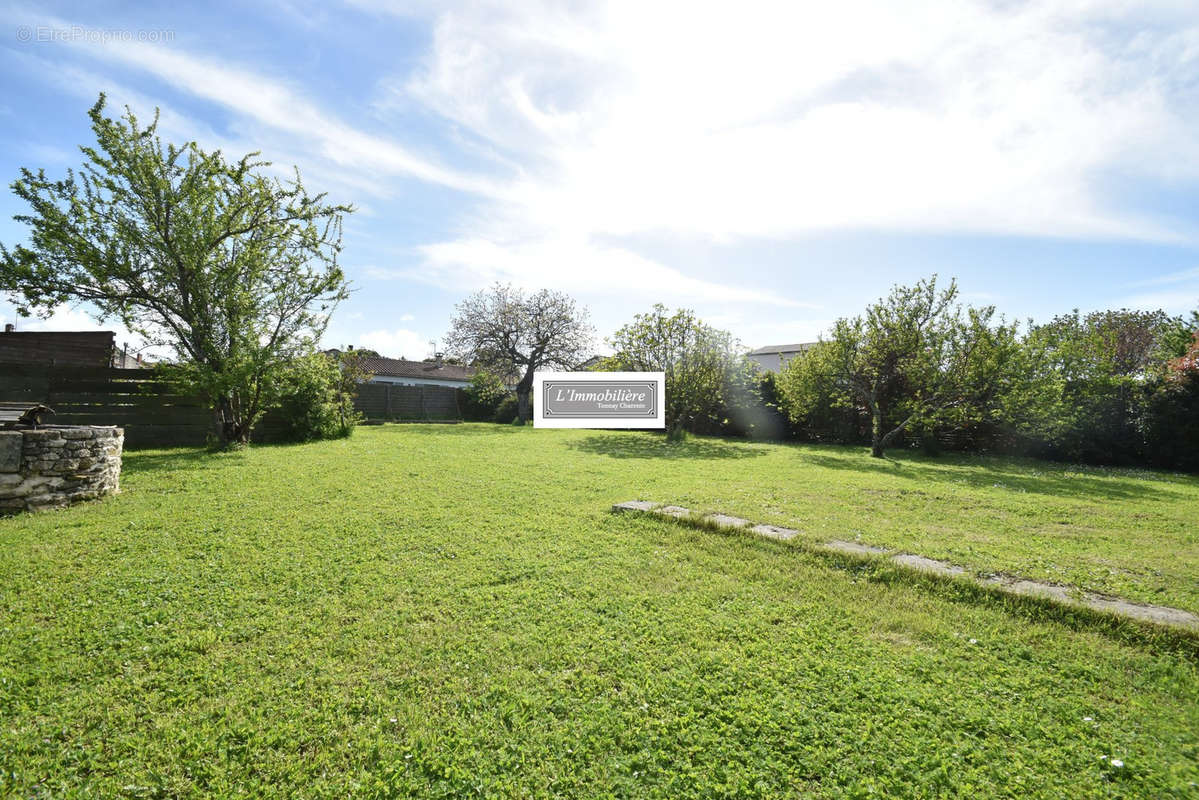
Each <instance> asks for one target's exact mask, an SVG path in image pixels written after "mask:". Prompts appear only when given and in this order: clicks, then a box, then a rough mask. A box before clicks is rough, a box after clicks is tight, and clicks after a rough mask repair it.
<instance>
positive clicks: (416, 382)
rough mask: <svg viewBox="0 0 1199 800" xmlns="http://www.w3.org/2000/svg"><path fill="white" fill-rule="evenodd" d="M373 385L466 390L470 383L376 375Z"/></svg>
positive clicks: (372, 380)
mask: <svg viewBox="0 0 1199 800" xmlns="http://www.w3.org/2000/svg"><path fill="white" fill-rule="evenodd" d="M370 382H371V383H390V384H395V385H399V386H449V387H450V388H452V389H465V388H466V387H467V386H470V381H445V380H439V379H437V378H395V377H392V376H391V375H375V376H374V377H372V378H371V380H370Z"/></svg>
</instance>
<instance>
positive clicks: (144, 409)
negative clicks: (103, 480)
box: [0, 363, 462, 447]
mask: <svg viewBox="0 0 1199 800" xmlns="http://www.w3.org/2000/svg"><path fill="white" fill-rule="evenodd" d="M459 391H461V390H459V389H454V388H451V387H448V386H401V385H393V384H384V383H368V384H363V385H362V386H361V387H359V392H358V398H357V399H356V400H355V403H354V405H355V407H356V408H357V409H358V410H359V411H360V412H361V413H362V414H363V415H364V416H366V417H367V418H369V419H395V420H442V419H461V418H462V413H461V410H460V407H459V402H458V392H459ZM0 402H6V403H17V402H20V403H30V404H33V403H45V404H46V405H48V406H50V408H52V409H54V411H55V413H54V416H51V417H48V418H47V419H46V420H45V421H46V422H48V423H50V424H53V425H118V426H120V427H122V428H124V429H125V446H126V447H178V446H199V445H203V444H204V443H205V442H206V440H207V438H208V435H209V433H211V432H212V412H211V411H210V410H209V408H208V406H207V405H206V404H205V403H204V401H203V400H202V399H201V398H199V397H197V396H196V395H193V394H187V393H185V392H182V391H181V390H180V388H179V387H178V386H177V385H175V384H173V383H171V382H170V381H165V380H163V379H162V378H161V377H159V376H157V375H155V373H154V372H152V371H150V370H144V369H114V368H109V367H51V366H34V365H29V364H5V363H0ZM283 427H284V425H283V421H282V420H280V419H279V418H277V417H276V416H273V415H272V414H267V415H266V416H265V417H264V418H263V420H262V421H261V422H260V423H259V424H258V426H257V427H255V429H254V436H253V439H254V441H258V442H262V441H272V440H278V439H279V438H280V434H281V432H282V429H283Z"/></svg>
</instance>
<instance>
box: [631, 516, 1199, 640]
mask: <svg viewBox="0 0 1199 800" xmlns="http://www.w3.org/2000/svg"><path fill="white" fill-rule="evenodd" d="M612 510H613V511H618V512H641V513H647V514H658V515H660V516H664V517H673V518H675V519H682V520H685V521H695V522H699V521H701V520H699V519H697V518H695V517H694V515H693V512H692V511H691V509H689V508H684V507H683V506H670V505H666V506H664V505H661V504H659V503H654V502H651V501H648V500H629V501H627V502H624V503H617V504H615V505H614V506H612ZM702 521H703V522H705V523H707V524H711V525H716V526H717V527H721V528H728V529H733V530H741V529H748V530H749V531H751V532H753V533H756V534H758V535H759V536H765V537H768V538H771V539H780V540H783V541H786V540H788V539H793V538H795V537H796V536H798V535H799V531H797V530H794V529H792V528H782V527H779V526H778V525H766V524H760V525H754V524H753V523H752V522H750V521H749V520H747V519H742V518H741V517H734V516H730V515H728V514H709V515H707V516H705V517H703V518H702ZM815 548H816V549H818V550H825V551H828V552H836V553H851V554H854V555H877V556H882V555H886V554H887V553H890V552H891V551H889V550H887V549H886V548H883V547H875V546H874V545H869V544H865V543H863V542H854V541H846V540H843V539H833V540H831V541H827V542H823V543H821V544H817V545H815ZM888 560H889V561H890V562H891V563H893V564H895V565H897V566H900V567H905V568H907V569H912V570H918V571H921V572H926V573H931V574H933V575H941V576H945V577H954V578H956V577H962V576H968V577H969V579H970V580H972V581H974V582H975V583H976V584H977V585H979V586H988V587H991V588H994V589H997V590H998V591H1000V592H1004V593H1006V594H1010V595H1015V596H1022V597H1038V598H1042V599H1045V600H1049V601H1051V602H1054V603H1059V604H1061V605H1067V606H1074V607H1079V606H1082V607H1086V608H1090V609H1094V610H1096V611H1103V612H1106V613H1110V614H1114V615H1116V616H1120V617H1124V618H1126V619H1135V620H1139V621H1142V622H1150V623H1154V624H1158V625H1166V626H1170V627H1174V628H1184V629H1187V630H1193V631H1199V615H1195V614H1193V613H1191V612H1189V611H1183V610H1182V609H1178V608H1169V607H1167V606H1154V605H1147V604H1144V603H1133V602H1131V601H1129V600H1124V599H1122V598H1119V597H1107V596H1104V595H1098V594H1094V593H1092V592H1079V591H1078V590H1077V589H1074V588H1072V587H1069V586H1061V585H1059V584H1052V583H1043V582H1041V581H1032V580H1028V579H1026V578H1019V577H1015V576H1011V575H991V576H988V577H985V578H975V577H974V576H973V575H970V573H969V572H968V571H967V570H966V569H964V568H962V567H959V566H956V565H954V564H950V563H949V562H947V561H937V560H935V559H932V558H925V557H924V556H919V555H915V554H913V553H899V554H897V555H892V556H890V558H889V559H888Z"/></svg>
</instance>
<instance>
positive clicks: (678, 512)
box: [653, 506, 691, 519]
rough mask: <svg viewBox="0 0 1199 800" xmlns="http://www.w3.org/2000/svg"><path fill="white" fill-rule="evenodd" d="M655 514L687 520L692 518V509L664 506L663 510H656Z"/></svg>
mask: <svg viewBox="0 0 1199 800" xmlns="http://www.w3.org/2000/svg"><path fill="white" fill-rule="evenodd" d="M653 513H655V514H661V515H662V516H664V517H674V518H675V519H685V518H687V517H690V516H691V509H689V508H683V507H682V506H662V507H661V508H655V509H654V511H653Z"/></svg>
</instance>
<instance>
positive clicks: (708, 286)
mask: <svg viewBox="0 0 1199 800" xmlns="http://www.w3.org/2000/svg"><path fill="white" fill-rule="evenodd" d="M420 251H421V253H422V254H423V255H424V258H425V261H424V264H423V266H422V267H421V268H420V269H417V270H408V271H402V272H401V273H399V274H402V275H403V276H405V277H408V278H411V279H414V280H422V281H426V282H430V283H433V284H435V285H440V286H452V287H455V288H458V289H477V288H480V287H482V286H486V285H487V284H490V283H492V282H495V281H499V282H501V283H513V284H516V285H518V286H524V287H526V288H529V289H539V288H541V287H545V286H554V287H556V288H558V289H561V290H564V291H568V292H575V293H579V294H591V295H607V296H612V295H617V296H620V297H623V298H626V299H631V298H634V297H641V298H645V299H648V300H649V301H650V302H653V301H654V300H668V301H670V302H672V303H677V302H686V301H694V300H713V301H720V302H726V303H756V304H767V305H776V306H790V307H797V306H803V305H806V304H804V303H800V302H797V301H795V300H791V299H788V298H785V297H780V296H779V295H777V294H772V293H769V292H765V291H761V290H758V289H755V288H752V287H748V286H738V285H735V283H734V284H723V283H715V282H711V281H704V280H699V279H696V278H692V277H689V276H687V275H685V274H684V273H683V272H681V271H679V270H677V269H674V268H671V267H667V266H664V265H662V264H659V263H658V262H656V261H653V260H651V259H648V258H645V257H644V256H641V255H639V254H637V253H635V252H633V251H631V250H628V249H624V248H619V247H608V246H601V245H597V244H594V243H592V242H589V241H586V240H580V239H570V238H566V237H562V238H557V239H538V240H534V241H524V242H515V243H511V244H504V243H498V242H494V241H490V240H488V239H481V238H480V239H461V240H457V241H447V242H440V243H437V244H431V245H426V246H424V247H421V248H420Z"/></svg>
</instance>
